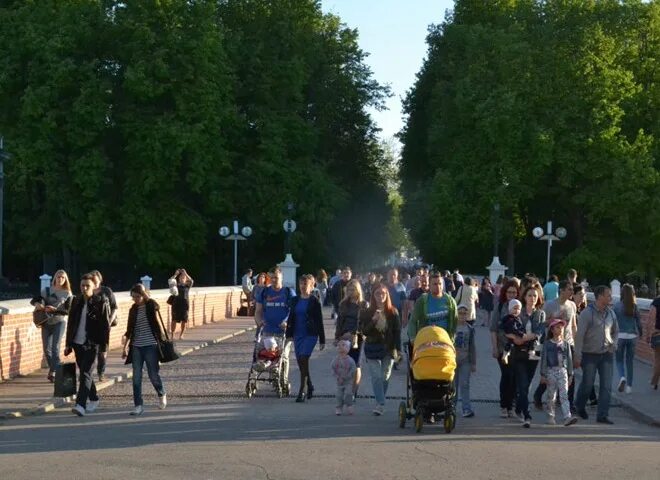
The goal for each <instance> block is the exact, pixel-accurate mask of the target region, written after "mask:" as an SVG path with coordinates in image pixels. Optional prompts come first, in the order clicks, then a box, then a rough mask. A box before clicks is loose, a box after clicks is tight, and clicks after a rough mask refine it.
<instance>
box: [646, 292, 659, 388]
mask: <svg viewBox="0 0 660 480" xmlns="http://www.w3.org/2000/svg"><path fill="white" fill-rule="evenodd" d="M646 331H647V332H648V333H647V335H646V340H647V341H648V342H649V343H650V344H651V348H652V349H653V353H654V357H653V374H652V376H651V388H653V389H654V390H657V389H658V381H659V380H660V296H658V297H656V298H655V299H653V302H651V309H650V310H649V316H648V326H647V329H646Z"/></svg>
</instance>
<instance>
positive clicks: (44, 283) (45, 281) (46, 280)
mask: <svg viewBox="0 0 660 480" xmlns="http://www.w3.org/2000/svg"><path fill="white" fill-rule="evenodd" d="M39 280H40V281H41V287H40V288H41V290H43V289H44V288H46V287H50V282H51V281H52V280H53V277H51V276H50V275H48V274H47V273H44V274H43V275H42V276H40V277H39ZM41 290H40V291H41Z"/></svg>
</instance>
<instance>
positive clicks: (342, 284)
mask: <svg viewBox="0 0 660 480" xmlns="http://www.w3.org/2000/svg"><path fill="white" fill-rule="evenodd" d="M352 276H353V271H352V270H351V267H344V268H342V270H341V279H340V280H338V281H337V282H335V284H334V285H333V286H332V292H331V293H332V295H331V298H332V306H333V307H334V309H335V312H336V313H337V314H339V304H340V303H341V301H342V300H343V299H344V295H345V294H346V285H348V282H350V281H351V277H352Z"/></svg>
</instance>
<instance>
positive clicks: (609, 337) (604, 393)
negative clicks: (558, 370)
mask: <svg viewBox="0 0 660 480" xmlns="http://www.w3.org/2000/svg"><path fill="white" fill-rule="evenodd" d="M594 296H595V297H596V301H595V302H594V303H590V304H589V305H588V306H587V308H586V309H585V310H584V311H583V312H582V313H581V314H580V319H579V321H578V331H577V336H576V338H575V360H574V366H575V368H582V381H581V382H580V388H579V389H578V394H577V398H576V400H575V407H576V408H577V412H578V415H579V416H580V417H582V418H583V419H585V420H586V419H588V418H589V415H588V414H587V411H586V410H585V406H586V403H587V396H588V395H589V392H590V391H591V388H592V387H593V385H594V379H595V377H596V372H598V376H599V377H600V389H599V393H598V410H597V414H596V421H597V422H599V423H606V424H612V423H613V422H612V421H611V420H610V419H609V417H608V414H609V409H610V396H611V393H612V392H611V390H612V374H613V368H612V367H613V363H614V361H613V360H614V351H615V350H616V345H617V340H618V334H619V328H618V323H617V319H616V314H615V313H614V311H613V310H612V309H611V308H610V306H609V305H610V303H611V301H612V291H611V290H610V288H609V287H607V286H604V285H601V286H598V287H596V288H595V289H594Z"/></svg>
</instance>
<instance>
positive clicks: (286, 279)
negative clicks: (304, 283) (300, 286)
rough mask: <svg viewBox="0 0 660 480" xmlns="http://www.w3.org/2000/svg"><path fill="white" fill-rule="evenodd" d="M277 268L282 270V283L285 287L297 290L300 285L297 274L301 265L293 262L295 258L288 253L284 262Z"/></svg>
mask: <svg viewBox="0 0 660 480" xmlns="http://www.w3.org/2000/svg"><path fill="white" fill-rule="evenodd" d="M277 266H278V267H280V268H281V269H282V283H283V284H284V286H285V287H291V288H293V289H294V290H296V287H297V283H298V282H297V278H298V277H297V276H296V272H297V270H298V267H299V266H300V265H298V264H297V263H296V262H294V261H293V257H292V256H291V254H290V253H287V254H286V258H285V259H284V261H283V262H282V263H279V264H278V265H277Z"/></svg>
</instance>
